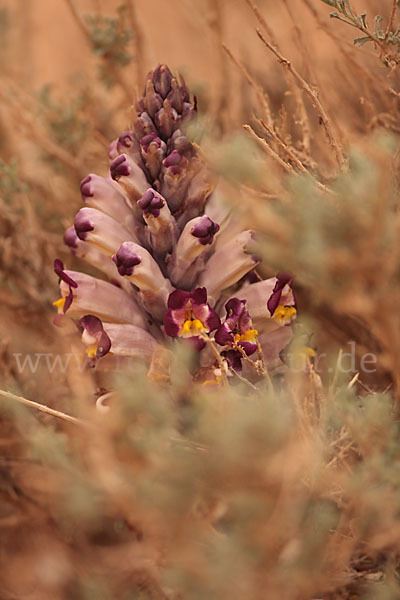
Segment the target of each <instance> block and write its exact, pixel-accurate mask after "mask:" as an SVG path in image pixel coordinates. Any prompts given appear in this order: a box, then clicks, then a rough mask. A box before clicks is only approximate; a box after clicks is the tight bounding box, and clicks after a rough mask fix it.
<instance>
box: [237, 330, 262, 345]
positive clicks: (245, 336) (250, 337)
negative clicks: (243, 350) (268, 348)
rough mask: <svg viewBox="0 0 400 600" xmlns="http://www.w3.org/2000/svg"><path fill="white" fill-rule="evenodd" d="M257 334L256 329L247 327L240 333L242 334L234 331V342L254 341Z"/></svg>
mask: <svg viewBox="0 0 400 600" xmlns="http://www.w3.org/2000/svg"><path fill="white" fill-rule="evenodd" d="M257 335H258V331H257V329H248V330H247V331H245V332H244V333H242V335H240V334H239V333H236V334H235V344H238V343H239V342H253V343H254V342H255V341H256V336H257Z"/></svg>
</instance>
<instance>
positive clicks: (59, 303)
mask: <svg viewBox="0 0 400 600" xmlns="http://www.w3.org/2000/svg"><path fill="white" fill-rule="evenodd" d="M65 300H66V298H59V299H58V300H56V301H55V302H53V306H55V307H56V308H57V313H58V314H62V313H63V312H64V304H65Z"/></svg>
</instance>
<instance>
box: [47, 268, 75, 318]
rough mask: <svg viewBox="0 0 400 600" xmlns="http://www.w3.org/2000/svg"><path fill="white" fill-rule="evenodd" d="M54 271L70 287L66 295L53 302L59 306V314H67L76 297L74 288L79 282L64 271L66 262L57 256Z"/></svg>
mask: <svg viewBox="0 0 400 600" xmlns="http://www.w3.org/2000/svg"><path fill="white" fill-rule="evenodd" d="M54 272H55V274H56V275H58V277H59V278H60V280H61V281H62V282H64V283H65V284H66V285H67V287H68V293H67V294H65V296H64V297H62V298H60V299H59V300H56V301H55V302H53V306H55V307H56V308H57V310H58V314H65V313H66V312H67V310H68V309H69V307H70V306H71V304H72V300H73V297H74V295H73V292H72V288H74V289H76V288H77V287H78V284H77V283H76V281H75V280H74V279H72V277H70V276H69V275H68V273H66V272H65V271H64V264H63V262H62V260H60V259H59V258H56V259H55V261H54Z"/></svg>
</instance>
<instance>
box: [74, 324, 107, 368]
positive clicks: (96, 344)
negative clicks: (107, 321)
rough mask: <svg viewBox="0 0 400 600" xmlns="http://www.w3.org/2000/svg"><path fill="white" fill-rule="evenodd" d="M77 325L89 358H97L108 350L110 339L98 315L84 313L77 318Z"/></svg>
mask: <svg viewBox="0 0 400 600" xmlns="http://www.w3.org/2000/svg"><path fill="white" fill-rule="evenodd" d="M79 326H80V328H81V330H82V341H83V343H84V344H85V345H86V354H87V355H88V357H89V359H91V360H93V359H99V358H101V357H102V356H104V355H105V354H107V353H108V352H109V351H110V348H111V340H110V338H109V337H108V335H107V334H106V332H105V331H104V328H103V324H102V322H101V320H100V319H99V318H98V317H95V316H93V315H85V316H84V317H82V318H81V319H79Z"/></svg>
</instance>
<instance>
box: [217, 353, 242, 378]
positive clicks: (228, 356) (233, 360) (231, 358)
mask: <svg viewBox="0 0 400 600" xmlns="http://www.w3.org/2000/svg"><path fill="white" fill-rule="evenodd" d="M221 356H222V357H223V358H224V359H225V360H226V362H227V363H228V367H230V368H231V369H233V370H234V371H237V372H238V373H241V372H242V368H243V367H242V355H241V354H240V352H239V350H224V351H223V352H221Z"/></svg>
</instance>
